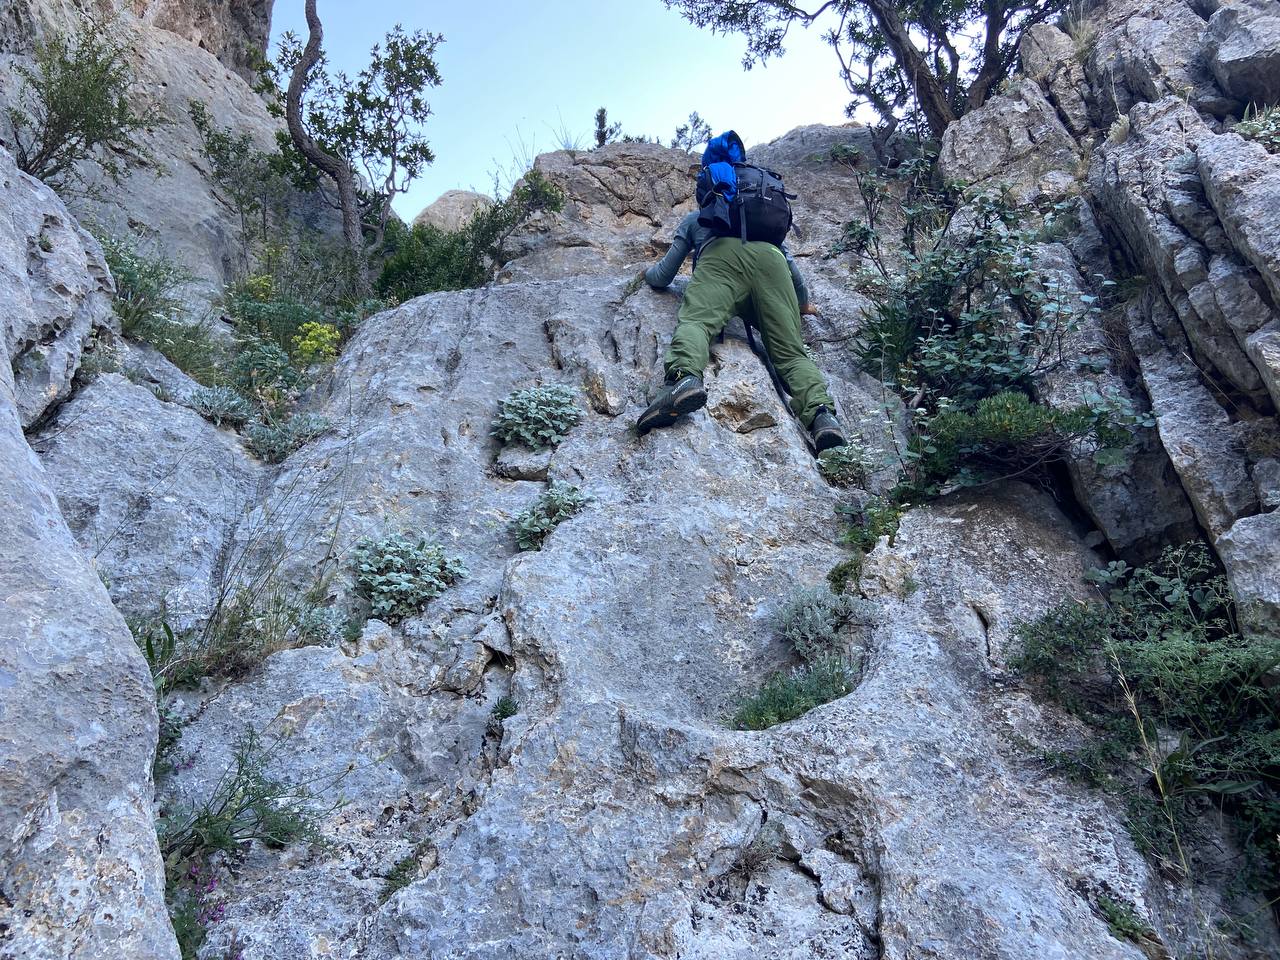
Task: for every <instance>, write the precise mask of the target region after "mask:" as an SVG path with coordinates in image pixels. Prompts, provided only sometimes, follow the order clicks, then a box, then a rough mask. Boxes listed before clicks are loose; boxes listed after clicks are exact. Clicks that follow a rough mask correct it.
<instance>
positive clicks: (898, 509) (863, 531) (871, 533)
mask: <svg viewBox="0 0 1280 960" xmlns="http://www.w3.org/2000/svg"><path fill="white" fill-rule="evenodd" d="M905 510H906V505H905V504H902V505H900V504H896V503H894V502H893V501H892V500H889V499H886V498H884V497H872V498H870V499H869V500H867V502H866V503H864V504H863V505H862V506H861V507H843V506H842V507H837V508H836V511H837V512H838V513H841V514H843V515H844V516H846V517H848V518H849V520H850V521H851V525H850V527H849V528H848V529H847V530H846V531H845V533H844V541H845V543H847V544H849V545H850V546H852V547H855V548H856V549H857V550H859V551H860V552H861V553H866V552H867V551H869V550H871V549H872V548H873V547H874V546H875V545H876V544H877V543H878V542H879V540H880V538H881V537H883V536H886V535H887V536H888V537H889V541H890V543H892V542H893V536H894V534H896V533H897V532H898V521H899V520H900V519H901V518H902V514H903V512H904V511H905ZM859 568H861V564H859Z"/></svg>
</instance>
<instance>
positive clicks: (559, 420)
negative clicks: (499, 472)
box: [493, 386, 582, 450]
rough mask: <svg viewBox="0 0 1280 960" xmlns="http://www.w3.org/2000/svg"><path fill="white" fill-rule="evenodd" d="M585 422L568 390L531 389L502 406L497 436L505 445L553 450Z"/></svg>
mask: <svg viewBox="0 0 1280 960" xmlns="http://www.w3.org/2000/svg"><path fill="white" fill-rule="evenodd" d="M581 420H582V410H581V408H580V407H579V406H578V405H577V404H576V403H574V398H573V391H572V390H570V389H569V388H568V387H561V386H551V387H529V388H527V389H524V390H517V391H516V392H515V393H512V394H510V395H509V396H508V397H506V399H504V400H502V401H501V402H499V404H498V416H497V418H495V419H494V421H493V434H494V436H496V437H497V438H498V440H499V441H500V442H502V443H512V442H518V443H523V444H525V445H526V446H528V447H532V448H533V449H534V450H541V449H542V448H543V447H553V446H555V445H556V444H557V443H559V442H560V440H561V439H562V438H563V437H564V436H565V434H567V433H568V432H569V428H570V427H572V426H573V425H574V424H576V423H579V422H580V421H581Z"/></svg>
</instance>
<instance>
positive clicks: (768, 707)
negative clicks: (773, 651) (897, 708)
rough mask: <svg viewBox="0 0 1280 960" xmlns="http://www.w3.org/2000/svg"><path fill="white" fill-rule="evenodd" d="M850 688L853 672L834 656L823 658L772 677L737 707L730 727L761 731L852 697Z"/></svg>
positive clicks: (851, 687) (730, 720) (851, 686)
mask: <svg viewBox="0 0 1280 960" xmlns="http://www.w3.org/2000/svg"><path fill="white" fill-rule="evenodd" d="M853 685H854V675H853V670H852V668H851V667H850V665H849V663H848V662H847V661H845V660H843V659H841V658H840V657H837V656H828V657H824V658H822V659H819V660H817V661H815V662H813V663H811V664H808V665H806V666H803V667H797V668H796V669H794V670H789V671H783V672H781V673H776V674H774V675H773V676H772V677H770V678H769V679H768V680H766V681H765V683H764V685H763V686H762V687H761V688H760V689H759V691H757V692H756V693H754V694H752V695H750V696H748V697H746V698H744V699H743V700H742V701H741V702H740V703H739V704H738V707H737V709H736V710H735V711H734V713H733V715H732V716H731V717H730V718H729V726H730V727H732V728H733V729H734V730H764V729H767V728H768V727H772V726H775V725H776V724H779V723H785V722H786V721H788V720H794V719H795V718H796V717H799V716H801V715H803V714H805V713H808V712H809V711H810V710H812V709H813V708H814V707H820V706H822V704H824V703H830V702H831V701H832V700H837V699H839V698H840V697H843V696H845V694H848V693H851V692H852V691H853Z"/></svg>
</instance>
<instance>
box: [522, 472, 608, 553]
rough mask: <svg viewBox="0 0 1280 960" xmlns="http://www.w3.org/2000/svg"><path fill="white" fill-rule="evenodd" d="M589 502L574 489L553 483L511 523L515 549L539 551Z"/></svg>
mask: <svg viewBox="0 0 1280 960" xmlns="http://www.w3.org/2000/svg"><path fill="white" fill-rule="evenodd" d="M590 502H591V498H590V497H588V496H587V495H586V494H585V493H583V492H582V491H581V490H579V489H578V488H577V487H575V486H573V485H571V484H567V483H561V482H560V481H559V480H553V481H552V482H551V486H550V487H549V488H548V489H547V492H546V493H544V494H542V496H540V497H538V499H537V500H535V501H534V502H533V504H532V505H531V506H530V507H529V508H528V509H527V510H524V511H522V512H521V513H519V514H517V515H516V518H515V519H514V520H513V521H512V523H511V525H512V528H513V529H514V530H515V534H516V545H517V546H518V547H519V548H520V549H521V550H541V549H542V544H543V542H544V541H545V540H546V539H547V537H548V536H550V535H551V531H552V530H554V529H555V528H556V527H558V526H560V524H562V523H563V522H564V521H566V520H568V519H569V518H570V517H573V516H576V515H577V514H579V513H581V512H582V509H583V508H584V507H585V506H586V505H587V504H588V503H590Z"/></svg>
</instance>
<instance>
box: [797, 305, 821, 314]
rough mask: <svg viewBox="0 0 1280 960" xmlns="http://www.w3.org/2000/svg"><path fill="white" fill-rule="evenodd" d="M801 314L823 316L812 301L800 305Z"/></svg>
mask: <svg viewBox="0 0 1280 960" xmlns="http://www.w3.org/2000/svg"><path fill="white" fill-rule="evenodd" d="M800 315H801V316H805V317H818V316H821V314H820V313H819V312H818V308H817V307H816V306H814V305H813V304H812V303H806V304H802V305H801V307H800Z"/></svg>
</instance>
